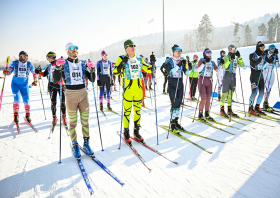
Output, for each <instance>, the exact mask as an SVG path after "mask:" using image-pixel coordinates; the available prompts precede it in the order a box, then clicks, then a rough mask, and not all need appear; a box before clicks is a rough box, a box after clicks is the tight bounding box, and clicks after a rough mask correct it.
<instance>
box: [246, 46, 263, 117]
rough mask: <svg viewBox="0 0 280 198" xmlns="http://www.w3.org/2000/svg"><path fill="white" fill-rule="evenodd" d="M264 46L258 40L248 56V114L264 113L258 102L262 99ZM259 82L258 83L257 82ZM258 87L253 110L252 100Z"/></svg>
mask: <svg viewBox="0 0 280 198" xmlns="http://www.w3.org/2000/svg"><path fill="white" fill-rule="evenodd" d="M264 48H265V45H264V44H263V43H262V42H261V41H259V42H258V43H257V45H256V51H255V52H253V53H251V54H250V56H249V59H250V67H251V76H250V81H251V89H252V94H251V97H250V99H249V110H248V112H249V114H253V115H256V116H258V115H259V114H262V115H264V114H265V113H264V112H263V111H262V110H261V109H260V104H261V102H262V99H263V95H264V78H263V73H262V69H263V65H264V58H265V55H266V54H265V53H264ZM258 83H259V84H258ZM257 88H258V91H259V95H258V98H257V102H256V106H255V110H254V108H253V106H254V100H255V93H256V89H257Z"/></svg>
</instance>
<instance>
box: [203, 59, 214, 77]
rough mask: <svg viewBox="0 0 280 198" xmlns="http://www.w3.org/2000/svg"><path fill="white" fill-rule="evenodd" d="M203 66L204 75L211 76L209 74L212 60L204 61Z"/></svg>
mask: <svg viewBox="0 0 280 198" xmlns="http://www.w3.org/2000/svg"><path fill="white" fill-rule="evenodd" d="M204 67H205V71H204V76H211V74H212V62H209V63H205V65H204Z"/></svg>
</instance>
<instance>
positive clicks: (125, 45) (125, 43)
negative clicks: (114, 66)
mask: <svg viewBox="0 0 280 198" xmlns="http://www.w3.org/2000/svg"><path fill="white" fill-rule="evenodd" d="M129 45H135V44H134V43H133V41H132V40H130V39H128V40H126V41H125V42H124V49H126V48H127V47H128V46H129Z"/></svg>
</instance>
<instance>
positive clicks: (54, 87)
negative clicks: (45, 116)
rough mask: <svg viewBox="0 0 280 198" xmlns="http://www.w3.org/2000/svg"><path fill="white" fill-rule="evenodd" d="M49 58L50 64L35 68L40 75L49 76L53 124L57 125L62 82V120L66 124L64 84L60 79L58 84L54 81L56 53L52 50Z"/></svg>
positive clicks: (48, 55)
mask: <svg viewBox="0 0 280 198" xmlns="http://www.w3.org/2000/svg"><path fill="white" fill-rule="evenodd" d="M46 57H47V60H48V61H49V63H50V64H49V65H48V66H47V67H45V68H43V69H41V67H38V68H36V69H35V73H36V74H39V75H40V76H43V77H46V76H48V77H49V78H48V79H49V83H48V86H49V87H50V91H49V93H50V99H51V110H52V115H53V121H52V124H53V125H56V123H57V117H56V104H57V93H58V94H59V95H60V83H62V104H61V111H62V120H63V123H64V124H67V119H66V108H65V95H64V84H63V82H61V81H59V82H58V83H57V84H54V83H53V72H54V70H55V67H56V53H55V52H52V51H50V52H49V53H48V54H47V55H46Z"/></svg>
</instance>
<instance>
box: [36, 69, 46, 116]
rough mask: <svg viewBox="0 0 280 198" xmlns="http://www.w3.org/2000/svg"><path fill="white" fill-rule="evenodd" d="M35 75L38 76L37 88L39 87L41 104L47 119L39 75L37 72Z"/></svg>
mask: <svg viewBox="0 0 280 198" xmlns="http://www.w3.org/2000/svg"><path fill="white" fill-rule="evenodd" d="M37 76H38V82H39V89H40V94H41V100H42V105H43V109H44V115H45V120H47V117H46V112H45V106H44V100H43V96H42V91H41V86H40V80H39V75H38V74H37Z"/></svg>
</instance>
